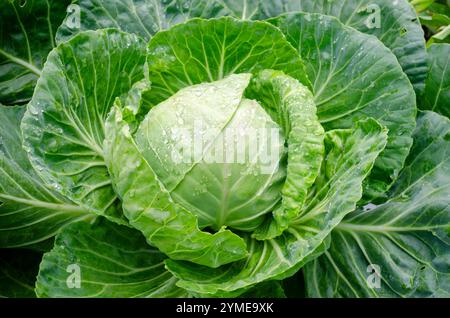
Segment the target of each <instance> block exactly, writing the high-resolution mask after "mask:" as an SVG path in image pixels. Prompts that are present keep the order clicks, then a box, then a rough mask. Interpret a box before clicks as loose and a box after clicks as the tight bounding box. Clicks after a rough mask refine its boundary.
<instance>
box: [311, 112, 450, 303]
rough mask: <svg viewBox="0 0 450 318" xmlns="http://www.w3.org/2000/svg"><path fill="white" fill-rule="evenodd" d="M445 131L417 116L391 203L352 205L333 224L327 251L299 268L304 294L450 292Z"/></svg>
mask: <svg viewBox="0 0 450 318" xmlns="http://www.w3.org/2000/svg"><path fill="white" fill-rule="evenodd" d="M449 136H450V121H449V120H448V119H447V118H445V117H442V116H440V115H438V114H435V113H432V112H424V113H421V114H420V115H419V118H418V123H417V128H416V131H415V134H414V137H415V142H414V146H413V148H412V150H411V155H410V156H409V158H408V160H407V163H406V166H405V169H404V170H403V172H402V174H401V176H400V178H399V180H398V182H397V183H396V184H395V186H394V187H393V189H392V191H391V193H390V199H389V201H387V202H386V203H384V204H382V205H380V206H377V207H375V206H369V208H366V209H360V210H357V211H356V212H353V213H351V214H349V215H348V216H347V218H346V219H345V220H344V221H343V222H342V223H341V224H339V225H338V226H337V228H336V229H335V230H334V231H333V232H332V235H331V247H330V249H329V250H328V251H327V252H326V253H325V255H323V256H321V257H320V258H318V259H316V260H315V261H313V262H311V263H310V264H307V266H306V267H305V277H306V282H307V290H308V294H309V296H312V297H449V296H450V265H449V264H450V253H449V251H450V240H449V235H448V233H449V231H450V208H449V202H450V199H449V198H450V139H449ZM369 266H371V267H369ZM377 267H378V268H377ZM374 270H376V271H377V273H378V274H379V275H377V274H374ZM377 276H378V277H380V276H381V279H380V284H379V285H377V284H376V281H377ZM368 282H370V284H369V283H368ZM371 287H372V288H371Z"/></svg>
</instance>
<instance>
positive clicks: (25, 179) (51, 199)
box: [0, 106, 91, 248]
mask: <svg viewBox="0 0 450 318" xmlns="http://www.w3.org/2000/svg"><path fill="white" fill-rule="evenodd" d="M24 112H25V107H24V106H16V107H6V106H0V122H1V123H2V125H1V126H0V248H1V247H19V246H29V245H32V244H34V243H39V242H43V241H45V240H46V239H48V238H49V237H53V236H54V235H55V234H56V233H57V232H58V231H59V229H60V228H61V227H63V226H65V225H67V224H69V223H71V222H75V221H79V220H82V219H87V218H89V217H91V216H90V215H89V214H88V213H87V212H86V211H85V210H84V209H82V208H80V207H79V206H77V205H75V204H73V203H72V202H70V201H69V200H67V199H66V198H64V197H63V196H61V195H59V194H58V193H56V192H55V191H53V190H51V189H48V188H47V187H46V186H45V185H44V183H43V182H42V180H41V179H40V178H39V177H38V175H37V174H36V173H35V171H34V170H33V168H32V167H31V164H30V161H29V159H28V156H27V153H26V152H25V151H24V150H23V149H22V142H21V141H22V136H21V132H20V121H21V119H22V116H23V114H24Z"/></svg>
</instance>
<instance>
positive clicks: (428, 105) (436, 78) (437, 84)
mask: <svg viewBox="0 0 450 318" xmlns="http://www.w3.org/2000/svg"><path fill="white" fill-rule="evenodd" d="M428 59H429V64H430V71H429V74H428V78H427V81H426V86H425V92H424V94H423V96H422V97H421V99H420V104H419V107H420V108H421V109H423V110H432V111H436V112H438V113H440V114H442V115H445V116H447V117H450V65H449V61H450V44H433V45H432V46H430V48H429V49H428Z"/></svg>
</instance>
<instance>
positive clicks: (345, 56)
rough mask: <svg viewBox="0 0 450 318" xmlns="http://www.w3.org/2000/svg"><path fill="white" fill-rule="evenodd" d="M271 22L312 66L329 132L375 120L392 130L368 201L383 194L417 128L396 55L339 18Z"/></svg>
mask: <svg viewBox="0 0 450 318" xmlns="http://www.w3.org/2000/svg"><path fill="white" fill-rule="evenodd" d="M270 22H271V23H273V24H274V25H276V26H278V27H279V28H280V29H281V30H282V31H283V33H284V34H286V35H287V39H288V40H289V41H290V42H291V44H292V45H293V46H294V47H296V48H298V50H299V52H300V53H301V55H302V57H303V60H304V61H305V62H306V63H307V67H306V69H307V73H308V76H309V78H310V79H311V80H312V81H313V83H314V84H313V93H314V96H315V102H316V106H317V111H318V113H317V114H318V116H319V120H320V122H321V123H322V125H323V126H324V128H325V129H326V130H331V129H339V128H348V127H350V126H351V125H352V121H353V120H354V119H355V118H356V119H357V118H361V117H362V118H364V117H372V118H375V119H377V120H379V121H380V123H381V124H382V125H384V126H386V127H387V128H388V129H389V140H388V145H387V147H386V149H385V151H384V152H383V153H382V154H381V156H380V157H379V158H378V160H377V162H376V164H375V167H374V169H373V171H372V173H371V175H370V177H369V179H368V180H367V182H366V183H365V195H366V197H367V198H370V197H374V198H376V197H380V196H382V194H383V193H384V192H385V191H386V190H387V189H388V188H389V186H390V185H391V183H392V182H393V181H394V180H395V179H396V178H397V176H398V173H399V172H400V170H401V168H402V167H403V163H404V161H405V159H406V156H407V155H408V153H409V149H410V147H411V144H412V139H411V134H412V132H413V130H414V126H415V115H416V102H415V95H414V90H413V88H412V86H411V84H410V82H409V80H408V78H407V77H406V75H405V74H404V73H403V71H402V69H401V67H400V65H399V64H398V61H397V59H396V57H395V56H394V55H393V54H392V53H391V52H390V51H389V50H388V49H387V48H386V47H384V46H383V44H382V43H381V42H380V41H378V40H377V39H376V38H375V37H373V36H369V35H366V34H363V33H360V32H358V31H356V30H354V29H353V28H350V27H348V26H345V25H343V24H342V23H340V22H339V21H338V20H337V19H336V18H333V17H328V16H324V15H320V14H310V13H294V14H287V15H283V16H281V17H279V18H275V19H272V20H270ZM349 79H351V80H349Z"/></svg>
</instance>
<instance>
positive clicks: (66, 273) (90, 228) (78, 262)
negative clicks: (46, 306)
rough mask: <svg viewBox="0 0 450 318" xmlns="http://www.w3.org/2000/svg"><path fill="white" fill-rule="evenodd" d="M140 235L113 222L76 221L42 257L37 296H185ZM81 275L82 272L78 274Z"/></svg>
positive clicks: (57, 238)
mask: <svg viewBox="0 0 450 318" xmlns="http://www.w3.org/2000/svg"><path fill="white" fill-rule="evenodd" d="M165 258H166V256H165V255H164V254H162V253H160V252H159V251H158V250H156V249H154V248H152V247H150V246H148V245H147V243H146V242H145V239H144V238H143V237H142V235H141V234H140V233H139V232H138V231H136V230H132V229H130V228H127V227H125V226H119V225H115V224H114V223H111V222H107V221H104V222H99V223H97V224H87V223H75V224H72V225H70V226H68V227H67V228H65V229H64V231H62V232H61V233H60V234H59V235H58V236H57V237H56V241H55V246H54V248H53V249H52V250H51V251H50V252H48V253H46V254H45V255H44V258H43V260H42V263H41V265H40V269H39V275H38V278H37V283H36V294H37V295H38V297H141V298H144V297H154V298H157V297H187V296H188V294H187V293H186V292H185V291H184V290H182V289H180V288H178V287H176V286H175V282H176V279H175V278H174V277H173V276H172V275H171V274H170V273H169V272H168V271H166V270H165V268H164V259H165ZM77 275H79V276H78V277H77Z"/></svg>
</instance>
